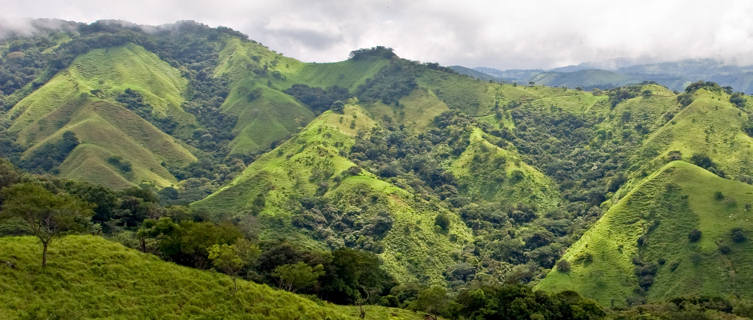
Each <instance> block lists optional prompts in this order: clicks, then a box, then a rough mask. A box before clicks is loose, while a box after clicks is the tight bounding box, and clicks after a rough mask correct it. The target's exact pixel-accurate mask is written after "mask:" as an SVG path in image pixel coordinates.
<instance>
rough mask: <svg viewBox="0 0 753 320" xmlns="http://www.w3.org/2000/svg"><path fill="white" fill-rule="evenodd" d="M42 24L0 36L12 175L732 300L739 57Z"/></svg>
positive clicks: (748, 150) (741, 233)
mask: <svg viewBox="0 0 753 320" xmlns="http://www.w3.org/2000/svg"><path fill="white" fill-rule="evenodd" d="M43 22H45V21H38V22H37V24H38V26H39V27H38V29H37V30H36V32H34V33H33V34H32V35H27V34H17V35H10V36H6V38H4V39H3V40H2V41H0V66H1V67H0V101H2V112H0V150H2V152H0V153H2V156H3V157H5V158H7V159H9V160H10V161H11V162H12V163H13V164H14V165H15V166H18V167H19V168H21V169H23V170H25V171H27V172H32V173H36V174H47V175H52V176H55V177H57V178H61V179H68V180H74V181H79V182H86V183H90V184H93V185H99V186H104V187H107V188H111V189H113V190H129V189H130V188H134V187H138V188H142V189H144V190H152V191H153V192H155V193H156V194H157V195H158V197H159V200H160V201H161V203H162V204H163V205H165V206H167V205H182V206H186V208H187V209H186V210H190V211H191V212H194V213H195V214H196V215H197V216H200V217H201V219H203V220H205V221H212V222H216V223H233V224H236V225H238V226H240V228H241V229H242V231H244V232H247V233H249V234H251V233H252V234H253V236H254V237H255V238H257V239H260V240H274V239H285V240H286V241H290V242H293V243H296V244H297V245H300V246H302V247H305V248H313V249H316V250H334V249H337V248H354V249H359V250H363V251H366V252H370V253H373V254H375V255H377V256H378V257H379V259H380V261H381V263H382V268H383V269H384V270H385V271H386V272H387V273H388V274H389V275H391V276H392V277H393V278H394V279H395V281H396V282H397V283H399V284H411V283H421V284H430V285H435V286H439V287H442V288H446V289H447V290H450V291H453V290H460V289H462V288H466V287H468V286H471V287H472V286H482V285H489V284H495V283H527V284H530V285H533V286H534V288H536V289H538V290H543V291H548V292H560V291H563V290H570V291H575V292H577V293H578V294H580V295H582V296H584V297H586V298H589V299H593V300H595V301H597V302H598V303H599V304H600V305H602V306H605V307H614V308H620V307H626V306H630V305H637V304H643V303H657V302H661V301H667V300H668V299H672V298H676V297H687V296H720V297H734V298H735V299H753V287H751V286H753V284H751V282H750V281H747V280H746V279H749V278H750V277H753V263H751V261H753V260H751V254H753V247H751V246H753V244H751V241H750V240H748V238H750V236H751V233H753V220H751V215H752V214H753V212H751V210H752V209H751V206H753V186H751V184H753V118H751V117H752V116H753V103H751V100H750V96H747V95H744V94H741V93H736V92H734V91H735V90H737V91H743V92H753V88H751V87H750V86H751V85H750V83H749V81H748V80H746V79H748V77H750V76H749V75H748V73H749V71H748V70H749V68H746V67H729V66H725V65H721V64H718V63H716V62H714V61H711V60H700V61H683V62H677V63H662V64H653V65H639V66H628V67H620V68H618V69H616V70H593V69H588V68H586V67H584V68H582V69H581V68H573V70H559V71H542V70H508V71H498V70H492V69H488V68H477V69H468V68H462V67H452V68H447V67H443V66H440V65H438V64H435V63H420V62H415V61H409V60H405V59H401V58H400V57H398V56H397V55H395V54H394V53H393V52H392V50H391V49H389V48H385V47H374V48H368V49H359V50H355V51H353V52H352V53H351V55H350V58H349V59H348V60H345V61H341V62H334V63H307V62H302V61H298V60H296V59H293V58H289V57H285V56H283V55H281V54H279V53H276V52H274V51H272V50H271V49H269V48H267V47H265V46H264V45H262V44H260V43H258V42H256V41H253V40H250V39H248V37H247V36H246V35H243V34H241V33H239V32H236V31H233V30H231V29H228V28H222V27H220V28H210V27H208V26H205V25H202V24H200V23H196V22H189V21H186V22H179V23H176V24H172V25H165V26H158V27H144V26H138V25H133V24H127V23H122V22H117V21H99V22H95V23H92V24H81V23H74V22H58V23H56V24H55V26H54V27H49V25H50V24H49V23H43ZM63 26H64V27H63ZM478 79H481V80H478ZM697 80H704V81H700V82H696V81H697ZM708 81H715V82H716V83H715V82H708ZM726 86H731V87H732V88H734V89H732V88H728V87H726ZM575 87H579V88H578V89H575ZM592 89H593V90H592ZM596 89H599V90H596ZM152 218H158V217H152ZM142 220H143V218H142ZM122 231H123V234H125V235H127V234H130V235H131V236H133V235H134V234H135V230H134V229H132V228H131V229H128V227H127V226H126V227H124V229H123V230H122ZM129 232H130V233H129ZM118 237H121V238H122V237H124V236H123V235H121V236H118V235H117V234H112V235H110V239H113V240H117V239H119V238H118ZM9 239H11V240H3V242H0V246H8V247H9V248H11V247H12V248H14V249H13V250H20V249H19V248H21V247H24V246H25V247H29V246H31V244H30V243H29V239H28V238H9ZM12 239H16V240H12ZM65 241H67V242H65V243H66V245H65V246H66V248H73V249H65V250H71V251H72V252H77V251H76V250H78V249H75V248H79V247H82V246H84V247H86V246H96V247H97V248H99V249H92V250H95V251H96V252H108V250H114V251H116V252H120V251H123V250H125V249H124V248H122V247H119V246H116V245H114V244H111V243H108V242H106V240H99V239H91V238H85V237H84V238H75V237H73V238H70V239H69V240H65ZM103 241H104V242H103ZM134 241H135V240H134ZM79 242H80V243H81V244H77V243H79ZM131 243H134V242H131ZM14 246H15V247H14ZM113 246H115V247H113ZM110 247H112V248H111V249H107V250H105V248H110ZM61 250H63V249H61ZM81 250H84V249H81ZM75 254H80V253H75ZM103 254H104V253H103ZM107 254H112V252H109V253H107ZM17 255H20V253H19V254H17ZM122 255H124V256H125V257H126V258H124V259H126V260H127V261H126V262H127V263H129V264H140V263H142V262H140V261H141V259H146V258H144V257H143V256H140V255H138V256H136V255H135V254H134V253H130V252H123V253H122ZM0 258H3V260H7V259H11V258H9V257H5V256H3V254H0ZM24 259H26V258H24ZM67 259H74V258H67ZM75 259H79V258H75ZM83 259H89V258H83ZM94 259H96V258H94ZM102 259H105V258H102ZM107 259H109V258H107ZM118 259H120V258H118ZM22 260H23V259H22ZM8 261H10V260H8ZM19 261H21V260H19ZM24 261H25V260H24ZM19 263H20V262H19ZM108 263H109V262H108ZM143 263H148V264H150V265H152V264H153V265H155V266H154V268H158V269H159V270H163V269H164V270H167V269H165V268H167V267H165V265H162V264H159V263H157V262H154V261H151V260H148V261H147V262H143ZM0 268H2V266H0ZM106 268H110V269H111V268H120V267H118V266H114V265H109V266H107V267H106ZM108 270H109V269H108ZM87 272H89V271H87ZM98 272H100V271H97V270H92V271H91V274H99V273H98ZM108 272H110V271H108ZM132 272H135V271H132ZM164 272H166V273H169V272H173V271H164ZM191 272H193V271H190V272H189V271H185V272H184V271H181V273H183V274H189V273H191ZM91 274H88V273H87V275H86V276H87V277H89V276H91ZM105 274H106V275H107V274H109V275H111V276H112V273H105ZM134 276H136V275H134ZM187 277H194V276H192V275H191V276H187ZM196 277H205V275H202V276H198V275H197V276H196ZM18 279H21V280H18ZM23 279H24V277H22V276H17V277H14V278H13V280H12V281H20V282H19V284H18V285H19V286H24V285H26V284H24V282H23V281H27V280H23ZM201 279H204V278H201ZM9 281H11V280H9ZM28 281H34V280H28ZM149 281H158V280H149ZM181 281H184V280H181ZM185 281H189V280H185ZM197 281H198V280H197ZM201 281H210V282H211V283H217V282H218V281H227V280H222V279H219V280H218V279H215V278H206V279H205V280H201ZM4 282H7V281H4ZM150 283H152V282H150ZM60 285H61V286H62V284H60ZM92 285H93V284H92ZM212 286H214V284H212ZM243 286H248V287H251V288H254V290H262V291H263V290H268V289H266V288H261V289H259V288H257V287H256V285H255V284H252V283H245V282H244V284H243ZM149 290H152V289H149ZM5 292H11V293H10V294H11V295H12V294H13V293H12V292H13V291H5ZM149 292H150V293H149V294H156V293H153V292H151V291H149ZM261 295H266V294H261ZM280 297H281V298H279V299H292V300H290V301H294V303H296V304H302V305H305V308H309V307H311V308H313V309H311V310H314V311H311V312H313V313H316V312H326V311H317V310H320V309H321V310H330V309H329V308H334V307H333V306H330V305H328V304H327V305H320V306H314V305H310V304H308V302H306V301H303V300H297V299H298V298H293V297H291V296H284V297H283V296H280ZM3 299H11V297H10V296H8V294H4V293H0V301H4V300H3ZM192 299H197V298H192ZM249 299H250V298H249ZM6 301H7V300H6ZM285 301H288V300H285ZM61 303H63V302H61ZM276 303H277V302H276ZM285 303H287V302H285ZM312 303H313V302H312ZM14 305H17V304H14ZM197 305H199V306H200V305H201V304H197ZM301 308H304V307H303V306H302V307H301ZM2 310H3V309H2V307H0V311H2ZM301 310H303V309H301ZM306 310H309V309H306ZM332 310H334V309H332ZM380 310H381V309H380ZM254 312H261V311H258V310H256V311H254ZM332 312H334V311H332ZM338 312H343V316H342V317H343V318H348V317H350V316H352V315H354V312H355V311H354V309H353V310H350V309H348V310H346V309H342V310H340V311H338ZM379 312H382V311H379ZM384 312H387V311H384ZM394 312H400V311H394ZM313 313H312V314H313ZM217 314H222V313H217ZM217 314H215V315H217ZM316 314H319V313H316ZM87 316H96V315H91V314H88V315H87ZM405 316H406V317H412V316H411V315H405Z"/></svg>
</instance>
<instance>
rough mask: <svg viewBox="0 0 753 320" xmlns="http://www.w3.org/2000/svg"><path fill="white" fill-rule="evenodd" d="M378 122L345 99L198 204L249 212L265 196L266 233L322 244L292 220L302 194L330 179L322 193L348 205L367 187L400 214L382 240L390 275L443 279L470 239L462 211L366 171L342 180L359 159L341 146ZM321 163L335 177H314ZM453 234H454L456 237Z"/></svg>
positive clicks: (216, 209)
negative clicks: (439, 218) (442, 218)
mask: <svg viewBox="0 0 753 320" xmlns="http://www.w3.org/2000/svg"><path fill="white" fill-rule="evenodd" d="M351 123H353V125H352V126H351ZM374 126H376V122H375V121H374V120H372V119H371V118H370V117H369V116H368V114H367V113H366V111H365V110H363V109H362V108H361V107H358V106H356V105H347V106H346V108H345V113H344V114H338V113H334V112H332V111H327V112H325V113H323V114H322V115H320V116H319V117H317V118H316V119H315V120H314V121H312V122H311V123H309V125H308V126H306V128H304V129H303V130H302V131H301V132H299V133H298V134H297V135H296V136H294V137H293V138H292V139H290V140H288V141H286V142H285V143H283V144H282V145H280V146H278V147H277V148H275V149H274V150H272V151H270V152H268V153H266V154H264V155H262V156H261V157H260V158H259V159H257V160H256V161H255V162H254V163H252V164H251V165H250V166H249V167H248V168H247V169H246V170H245V171H244V172H243V173H242V174H241V175H239V176H238V177H237V178H236V179H235V180H234V181H232V182H231V183H230V184H229V185H227V186H225V187H223V188H221V189H220V190H219V191H217V192H216V193H214V194H212V195H210V196H209V197H207V198H206V199H204V200H201V201H198V202H196V203H194V204H192V206H193V207H194V208H196V209H199V210H202V209H203V210H206V211H208V212H213V213H217V214H221V215H225V216H227V215H231V216H243V215H248V214H251V212H250V211H249V210H251V209H252V208H253V207H254V201H255V200H256V199H257V198H259V197H263V198H264V199H265V204H264V207H263V210H262V211H261V212H260V213H258V217H259V220H260V221H262V224H263V225H264V227H263V228H261V229H262V238H275V237H280V236H283V235H284V236H285V237H290V238H294V239H296V241H299V242H302V243H304V244H307V245H310V246H315V247H323V246H324V244H323V243H320V242H318V241H317V240H314V239H313V238H311V237H310V236H308V235H307V233H306V232H303V231H302V230H299V229H296V228H294V227H293V226H292V224H291V220H290V219H291V218H292V216H293V215H294V214H296V212H297V210H299V209H298V208H299V206H298V205H297V199H299V198H302V197H314V196H315V195H316V191H317V188H318V187H319V184H320V183H322V182H325V183H327V184H329V185H330V188H329V190H328V191H327V192H326V193H325V194H324V195H323V197H324V198H326V199H330V200H331V201H334V202H335V203H337V204H336V205H337V206H338V207H342V208H341V209H347V208H348V207H349V206H352V205H351V204H349V203H344V202H342V201H339V199H343V198H345V197H348V196H352V195H354V194H357V193H358V192H365V193H368V194H370V195H373V196H374V197H376V198H374V200H373V201H380V202H384V203H387V207H388V208H389V213H390V215H391V217H392V219H393V221H394V224H393V227H392V229H391V230H390V231H389V232H388V234H387V235H386V236H385V237H384V238H383V239H381V240H380V241H379V242H380V244H381V245H383V246H384V248H385V251H384V253H382V254H380V256H381V257H382V258H383V261H384V265H385V268H386V269H387V270H388V271H389V272H390V274H392V275H393V276H395V277H396V278H397V279H399V280H401V281H416V280H418V279H420V278H421V277H426V278H428V279H430V281H431V282H432V283H439V284H441V283H444V277H443V275H442V272H443V271H444V270H446V268H447V267H449V266H450V265H452V264H453V263H454V262H453V261H454V259H453V258H452V256H453V254H457V253H459V252H460V251H461V250H462V248H463V245H466V244H468V243H470V242H471V241H472V236H471V234H470V231H469V230H468V228H467V227H466V226H465V225H464V224H463V223H462V221H461V220H460V218H459V217H458V216H457V215H455V214H453V213H451V212H448V211H447V210H446V209H444V208H442V207H440V206H438V204H437V203H432V202H428V201H424V200H420V199H417V198H414V197H413V195H412V194H410V193H409V192H408V191H406V190H403V189H401V188H398V187H396V186H394V185H392V184H391V183H388V182H386V181H383V180H380V179H378V178H377V177H376V176H375V175H373V174H371V173H368V172H366V171H362V173H361V174H360V175H358V176H351V177H346V178H345V179H344V180H342V181H341V182H338V181H335V179H334V178H335V177H338V176H341V175H342V173H343V172H344V171H345V170H347V169H348V168H350V167H352V166H355V164H354V163H353V162H351V161H350V160H348V159H346V158H344V157H343V156H342V155H341V153H342V152H347V151H348V150H349V149H350V147H351V146H352V145H353V144H354V143H355V135H356V133H357V132H358V131H368V130H369V129H370V128H372V127H374ZM315 170H324V171H326V170H331V171H330V176H329V177H328V178H325V179H324V180H321V178H312V174H313V173H314V171H315ZM338 201H339V202H338ZM291 202H292V203H291ZM360 210H362V211H363V212H362V214H361V216H357V217H356V218H357V219H360V220H365V219H367V218H370V217H367V216H365V215H367V214H372V212H370V211H369V210H368V208H360ZM440 212H445V213H446V214H448V215H449V216H450V218H451V220H452V223H451V228H450V230H449V232H447V233H443V232H439V231H438V230H437V229H436V227H435V226H434V219H435V217H436V215H437V214H438V213H440ZM453 235H454V236H453ZM451 236H452V237H453V238H455V239H456V240H454V241H450V238H451Z"/></svg>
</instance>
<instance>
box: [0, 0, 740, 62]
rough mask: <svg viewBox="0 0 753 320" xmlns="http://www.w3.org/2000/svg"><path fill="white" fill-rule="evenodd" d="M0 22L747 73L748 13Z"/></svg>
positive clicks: (337, 13) (289, 47)
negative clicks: (185, 29)
mask: <svg viewBox="0 0 753 320" xmlns="http://www.w3.org/2000/svg"><path fill="white" fill-rule="evenodd" d="M0 8H2V12H0V18H2V19H3V20H5V21H6V22H8V21H17V19H19V18H22V17H31V18H60V19H66V20H75V21H81V22H91V21H95V20H98V19H122V20H128V21H131V22H135V23H139V24H163V23H170V22H175V21H177V20H196V21H199V22H203V23H206V24H208V25H211V26H218V25H222V26H227V27H231V28H233V29H236V30H239V31H241V32H243V33H245V34H247V35H248V36H249V38H251V39H254V40H257V41H260V42H262V43H264V44H265V45H267V46H268V47H270V48H271V49H273V50H275V51H277V52H281V53H283V54H285V55H288V56H292V57H295V58H298V59H301V60H304V61H320V62H325V61H337V60H342V59H345V58H347V55H348V53H349V52H350V51H351V50H353V49H356V48H363V47H372V46H375V45H385V46H389V47H392V48H394V49H395V52H396V53H397V54H398V55H400V56H401V57H404V58H408V59H412V60H419V61H424V62H439V63H441V64H443V65H455V64H460V65H465V66H470V67H474V66H491V67H496V68H539V67H544V68H548V67H557V66H564V65H570V64H577V63H580V62H584V61H602V60H607V59H612V58H618V57H627V58H640V59H643V60H645V61H656V60H659V61H667V60H677V59H684V58H718V59H724V60H726V61H728V62H732V63H741V64H753V1H745V0H740V1H722V0H718V1H713V0H704V1H689V0H662V1H656V0H654V1H637V0H631V1H604V0H598V1H585V0H583V1H582V0H577V1H576V0H568V1H533V0H522V1H521V0H516V1H504V0H499V1H469V0H455V1H426V0H411V1H389V0H386V1H358V0H342V1H317V0H275V1H242V0H238V1H230V0H212V1H199V0H161V1H154V0H151V1H147V0H128V1H123V0H118V1H109V0H62V1H53V0H34V1H30V0H0Z"/></svg>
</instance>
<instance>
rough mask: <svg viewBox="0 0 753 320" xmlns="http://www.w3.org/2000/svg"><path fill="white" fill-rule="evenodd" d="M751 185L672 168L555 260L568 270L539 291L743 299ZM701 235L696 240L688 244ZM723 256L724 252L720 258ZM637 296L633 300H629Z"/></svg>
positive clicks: (609, 297)
mask: <svg viewBox="0 0 753 320" xmlns="http://www.w3.org/2000/svg"><path fill="white" fill-rule="evenodd" d="M751 203H753V187H751V186H750V185H747V184H744V183H740V182H733V181H730V180H725V179H722V178H719V177H718V176H715V175H714V174H712V173H710V172H708V171H705V170H703V169H701V168H699V167H697V166H693V165H691V164H688V163H685V162H680V161H676V162H672V163H669V164H667V165H666V166H664V167H663V168H662V169H660V170H659V171H657V172H656V173H654V174H652V175H651V176H650V177H648V178H647V179H646V181H645V182H643V183H642V184H640V185H639V186H637V187H636V188H634V189H633V190H632V191H631V192H630V193H628V194H627V195H626V196H625V197H624V198H622V199H621V200H620V201H619V202H618V203H617V204H615V205H614V206H612V208H610V210H609V211H608V212H607V213H606V214H605V215H604V216H603V217H602V218H601V219H600V220H599V222H597V223H596V224H595V225H594V226H593V227H592V228H591V229H590V230H589V231H588V232H586V234H585V235H584V236H583V237H582V238H581V239H580V240H579V241H578V242H576V243H575V244H574V245H573V246H572V247H571V248H570V249H568V251H567V253H566V254H565V255H564V256H563V257H562V259H563V260H566V261H568V262H569V263H570V265H571V269H570V270H569V271H567V272H563V271H560V270H557V269H554V270H552V271H551V272H550V273H549V275H548V276H547V277H546V278H545V279H544V280H543V281H542V282H541V283H539V284H538V286H537V288H539V289H543V290H552V291H558V290H565V289H568V290H575V291H577V292H579V293H581V294H583V295H584V296H586V297H591V298H593V299H596V300H597V301H599V302H600V303H602V304H604V305H618V306H619V305H624V304H625V303H626V302H627V301H628V299H636V300H640V299H641V298H643V297H645V298H646V299H648V300H652V301H660V300H664V299H667V298H671V297H676V296H692V295H730V296H732V295H734V296H740V297H744V298H748V299H749V298H751V296H750V294H751V292H753V291H751V288H750V287H749V282H746V281H741V280H740V279H745V278H746V277H750V276H751V275H753V269H752V267H753V265H751V263H750V261H751V257H750V253H751V252H753V251H751V249H752V248H751V247H750V241H747V240H744V241H741V242H736V241H734V240H733V238H732V231H733V229H735V228H741V229H742V230H743V231H742V233H743V234H744V235H745V236H746V237H747V234H748V233H749V232H750V230H751V228H752V227H753V225H750V223H749V222H748V221H749V219H748V218H746V217H748V216H749V215H750V214H751V213H750V207H751ZM693 230H698V231H700V232H701V234H702V236H701V237H700V240H698V241H697V242H693V241H691V240H689V234H690V233H691V231H693ZM727 250H729V251H728V252H727ZM637 293H638V294H637Z"/></svg>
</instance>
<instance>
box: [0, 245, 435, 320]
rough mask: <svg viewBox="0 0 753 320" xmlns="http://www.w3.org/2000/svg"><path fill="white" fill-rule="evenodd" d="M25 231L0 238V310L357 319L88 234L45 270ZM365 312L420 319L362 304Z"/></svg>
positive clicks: (45, 314)
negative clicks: (234, 284) (176, 263)
mask: <svg viewBox="0 0 753 320" xmlns="http://www.w3.org/2000/svg"><path fill="white" fill-rule="evenodd" d="M38 247H39V244H38V241H37V240H36V239H35V238H31V237H3V238H0V261H2V262H3V263H2V264H0V270H2V272H0V318H3V319H17V318H101V317H117V318H121V319H144V318H159V319H185V318H197V317H198V318H223V319H301V317H303V318H306V319H358V318H359V310H358V307H355V306H337V305H333V304H330V303H324V302H315V301H312V300H309V299H307V298H304V297H302V296H299V295H295V294H292V293H289V292H286V291H281V290H278V289H272V288H270V287H268V286H266V285H259V284H256V283H253V282H249V281H244V280H241V281H239V282H238V292H237V293H236V294H234V293H233V282H232V280H231V279H230V277H228V276H226V275H223V274H220V273H216V272H212V271H201V270H197V269H192V268H187V267H182V266H178V265H175V264H172V263H168V262H164V261H162V260H160V259H159V258H157V257H155V256H153V255H150V254H144V253H141V252H138V251H135V250H133V249H127V248H125V247H124V246H122V245H120V244H118V243H115V242H111V241H107V240H105V239H103V238H101V237H95V236H68V237H65V238H62V239H61V240H59V241H58V242H57V243H55V245H53V246H51V248H50V253H49V254H50V256H51V257H53V258H52V260H51V261H50V264H49V265H48V266H47V268H46V269H45V270H41V269H40V267H39V265H38V262H39V261H38V256H37V252H38V251H39V250H38V249H39V248H38ZM365 309H366V319H422V315H421V314H417V313H413V312H409V311H405V310H400V309H390V308H383V307H372V306H368V307H366V308H365Z"/></svg>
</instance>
